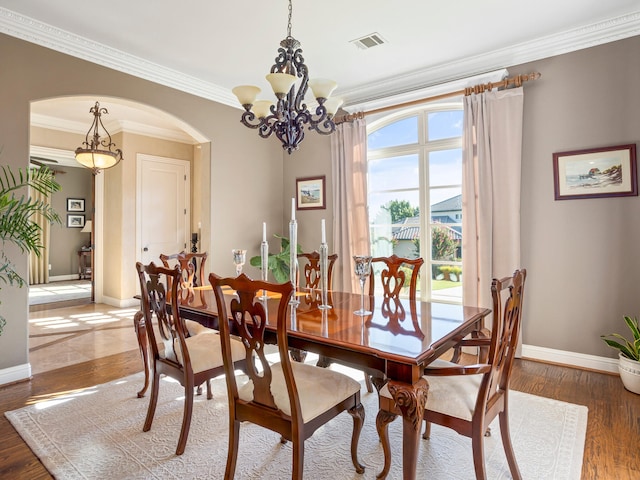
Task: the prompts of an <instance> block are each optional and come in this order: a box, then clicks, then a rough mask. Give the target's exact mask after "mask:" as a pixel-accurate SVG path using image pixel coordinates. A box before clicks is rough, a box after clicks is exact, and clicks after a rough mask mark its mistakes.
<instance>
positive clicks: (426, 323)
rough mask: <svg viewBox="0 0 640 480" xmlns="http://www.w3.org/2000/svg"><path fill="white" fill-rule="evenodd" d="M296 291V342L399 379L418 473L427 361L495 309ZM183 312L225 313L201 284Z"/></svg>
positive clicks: (201, 316)
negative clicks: (327, 306) (360, 311)
mask: <svg viewBox="0 0 640 480" xmlns="http://www.w3.org/2000/svg"><path fill="white" fill-rule="evenodd" d="M229 293H230V294H232V293H233V292H229ZM295 298H296V299H298V300H299V301H300V303H299V305H298V306H297V307H295V308H290V315H289V325H288V336H287V338H288V342H289V347H291V348H294V349H300V350H302V351H307V352H314V353H317V354H319V355H320V356H321V357H324V358H327V359H331V361H335V362H337V363H341V364H345V365H347V366H351V367H354V368H358V369H361V370H363V371H366V372H367V373H368V374H369V375H372V377H373V383H374V384H377V385H382V383H383V382H389V385H390V386H393V388H390V390H391V391H392V392H393V395H394V400H395V401H396V403H397V405H398V406H399V408H400V410H401V412H402V420H403V427H402V431H403V435H402V442H403V455H402V459H403V478H404V479H405V480H406V479H415V476H416V465H417V459H418V451H419V450H418V449H419V442H420V431H421V425H422V419H423V411H424V406H425V403H426V399H427V394H428V385H427V382H426V380H424V379H423V378H422V375H423V371H424V368H425V367H426V366H427V365H429V363H431V362H433V361H434V360H435V359H436V358H438V357H440V356H441V355H442V354H444V353H445V352H446V351H447V350H449V349H450V348H452V347H453V346H454V345H455V344H456V343H457V342H458V341H459V340H460V339H462V338H463V337H465V336H467V335H468V334H470V333H471V332H473V331H474V330H477V329H479V328H480V327H481V326H482V323H483V320H484V317H485V316H487V315H488V314H489V313H490V310H488V309H485V308H476V307H466V306H462V305H454V304H447V303H437V302H422V301H410V300H408V299H400V300H397V299H389V298H386V299H385V298H382V297H375V296H368V295H365V297H364V298H365V302H364V305H365V308H367V309H368V310H370V311H371V312H372V314H371V315H366V316H358V315H355V314H354V311H356V310H358V309H359V308H360V301H361V297H360V295H358V294H352V293H344V292H329V295H328V300H329V301H328V302H327V303H328V304H330V305H331V306H332V308H331V309H321V308H320V305H321V295H320V292H319V291H311V292H309V291H298V292H297V294H296V297H295ZM264 301H265V302H266V304H267V308H268V307H269V306H270V305H273V308H268V311H269V312H273V315H274V316H273V317H271V316H270V318H269V321H270V326H268V327H267V330H268V331H269V332H270V334H271V335H273V339H274V341H275V330H276V323H275V321H276V318H275V312H276V311H277V308H276V303H277V299H275V298H269V299H268V300H264ZM180 314H181V315H182V316H183V318H185V319H191V320H195V321H197V322H199V323H201V324H203V325H205V326H209V327H212V328H216V327H217V322H218V317H217V312H216V304H215V298H214V295H213V291H212V290H211V288H210V287H206V286H205V287H200V288H196V289H195V290H194V295H192V296H191V297H190V298H189V300H188V301H187V302H185V303H184V304H181V305H180ZM140 320H141V318H140V317H139V316H138V320H137V322H138V323H137V324H136V331H137V332H138V339H139V341H140V342H142V343H141V351H142V350H145V349H146V345H143V343H144V344H146V338H143V339H141V336H144V326H141V325H140V324H139V322H140ZM141 333H142V335H141ZM143 356H144V353H143ZM145 368H148V367H147V366H146V365H145ZM145 389H146V386H145ZM141 393H142V394H143V393H144V389H143V391H142V392H141Z"/></svg>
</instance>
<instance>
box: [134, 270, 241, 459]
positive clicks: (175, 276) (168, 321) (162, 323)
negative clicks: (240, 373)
mask: <svg viewBox="0 0 640 480" xmlns="http://www.w3.org/2000/svg"><path fill="white" fill-rule="evenodd" d="M136 270H137V272H138V278H139V280H140V292H141V305H142V308H141V310H142V315H143V318H144V323H145V326H146V328H145V330H146V333H147V336H148V344H149V348H150V349H151V362H150V363H151V367H152V370H153V375H152V380H151V395H150V398H149V407H148V409H147V417H146V419H145V422H144V427H143V428H142V430H143V431H145V432H147V431H149V430H150V429H151V424H152V422H153V416H154V414H155V410H156V405H157V403H158V393H159V389H160V376H161V375H166V376H169V377H171V378H173V379H175V380H177V381H179V382H180V384H181V385H182V386H183V387H184V397H185V399H184V413H183V417H182V428H181V430H180V437H179V440H178V447H177V448H176V455H182V453H183V452H184V449H185V446H186V443H187V437H188V435H189V427H190V425H191V416H192V412H193V396H194V389H195V387H197V386H198V385H201V384H202V383H205V382H206V383H207V398H208V399H209V400H210V399H211V398H212V393H211V385H210V382H209V380H210V379H212V378H215V377H217V376H219V375H221V374H223V373H224V366H223V361H222V349H221V343H220V335H219V334H218V333H217V332H216V331H215V330H212V329H204V330H200V331H199V332H198V333H197V334H193V333H190V332H189V330H188V329H187V327H186V324H185V322H184V321H183V319H182V318H181V317H180V312H179V310H178V305H179V302H178V291H179V283H180V282H179V280H180V278H181V276H182V272H181V270H180V267H179V266H176V267H175V268H174V269H169V268H165V267H160V266H156V265H155V264H154V263H153V262H151V263H150V264H149V265H143V264H142V263H140V262H137V263H136ZM167 285H171V288H170V289H169V288H168V287H167ZM167 301H168V302H169V303H170V304H171V306H170V308H169V309H167ZM154 319H155V320H156V321H157V325H156V327H157V328H154V326H153V323H152V322H153V320H154ZM203 328H204V327H203ZM156 330H157V332H158V335H159V337H160V338H156ZM228 343H229V345H228V348H229V349H230V350H231V358H232V359H233V362H234V364H236V365H237V367H238V368H240V369H245V363H246V362H245V360H244V348H243V347H242V345H241V344H240V342H238V341H237V340H234V341H231V342H228ZM159 345H162V347H163V348H160V346H159Z"/></svg>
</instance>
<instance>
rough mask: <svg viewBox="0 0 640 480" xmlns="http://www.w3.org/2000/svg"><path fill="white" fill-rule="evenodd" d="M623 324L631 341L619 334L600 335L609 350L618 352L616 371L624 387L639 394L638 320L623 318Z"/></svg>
mask: <svg viewBox="0 0 640 480" xmlns="http://www.w3.org/2000/svg"><path fill="white" fill-rule="evenodd" d="M624 322H625V323H626V324H627V327H629V330H630V331H631V338H632V339H631V340H629V339H627V338H626V337H624V336H622V335H620V334H619V333H610V334H608V335H600V338H602V340H604V341H605V343H606V344H607V345H609V346H610V347H611V348H614V349H616V350H618V371H619V372H620V379H621V380H622V384H623V385H624V387H625V388H626V389H627V390H629V391H631V392H634V393H638V394H640V326H639V325H638V318H637V317H635V318H631V317H629V316H626V315H625V316H624Z"/></svg>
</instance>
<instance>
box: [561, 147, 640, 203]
mask: <svg viewBox="0 0 640 480" xmlns="http://www.w3.org/2000/svg"><path fill="white" fill-rule="evenodd" d="M553 179H554V186H555V198H556V200H569V199H574V198H602V197H628V196H636V195H638V177H637V174H636V145H635V144H633V143H632V144H629V145H619V146H616V147H602V148H592V149H588V150H575V151H572V152H558V153H554V154H553Z"/></svg>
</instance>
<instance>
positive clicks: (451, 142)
mask: <svg viewBox="0 0 640 480" xmlns="http://www.w3.org/2000/svg"><path fill="white" fill-rule="evenodd" d="M462 109H463V105H462V99H459V100H458V101H455V100H453V101H452V100H449V101H446V102H438V103H430V104H424V105H420V106H417V107H411V108H409V109H404V110H399V111H397V112H394V113H392V114H389V115H385V116H383V117H380V118H378V119H376V120H375V121H373V122H371V123H370V124H368V125H367V135H370V134H371V133H373V132H375V131H376V130H379V129H381V128H383V127H385V126H387V125H390V124H392V123H395V122H397V121H400V120H403V119H405V118H408V117H413V116H416V115H417V117H418V143H413V144H405V145H398V146H393V147H384V148H379V149H376V150H369V149H367V162H369V161H371V160H378V159H382V158H389V157H398V156H403V155H418V171H419V186H418V188H419V198H420V201H419V208H420V245H421V248H420V252H421V256H422V258H423V259H424V261H425V262H424V265H423V266H422V275H420V298H421V300H423V301H431V300H434V301H438V302H444V303H455V304H461V303H462V295H461V296H460V298H459V299H457V300H453V299H451V298H450V297H449V298H444V297H443V298H433V297H432V294H431V283H432V282H431V266H432V265H442V264H445V265H460V266H462V262H453V261H432V260H431V234H430V232H431V228H432V227H433V226H434V225H435V224H434V223H432V222H431V202H430V198H431V191H432V190H436V189H446V188H459V189H460V191H462V185H461V184H451V185H439V186H436V187H430V186H429V168H428V158H429V153H431V152H435V151H440V150H452V149H462V135H461V136H460V137H454V138H447V139H441V140H432V141H431V142H429V141H427V138H428V130H427V128H428V114H429V113H434V112H440V111H450V110H462ZM404 190H406V189H403V188H398V189H393V190H382V191H372V190H371V189H370V188H368V189H367V192H368V195H370V194H372V193H381V192H400V191H404ZM412 190H413V189H412ZM450 225H461V223H454V224H450ZM372 238H373V230H372ZM427 273H428V274H427Z"/></svg>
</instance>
